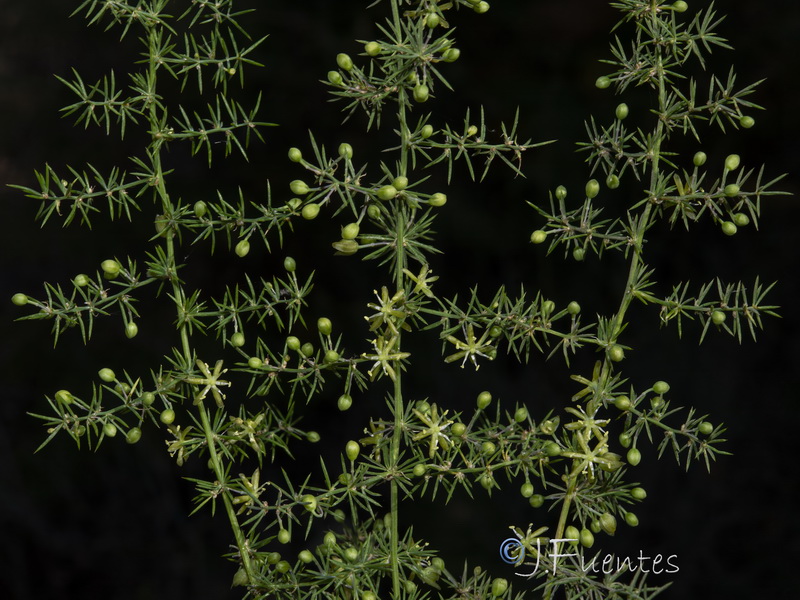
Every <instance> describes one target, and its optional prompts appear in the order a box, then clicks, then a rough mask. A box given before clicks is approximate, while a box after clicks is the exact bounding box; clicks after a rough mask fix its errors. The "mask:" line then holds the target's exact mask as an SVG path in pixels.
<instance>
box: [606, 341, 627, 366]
mask: <svg viewBox="0 0 800 600" xmlns="http://www.w3.org/2000/svg"><path fill="white" fill-rule="evenodd" d="M608 358H610V359H611V360H613V361H614V362H620V361H621V360H623V359H624V358H625V349H624V348H623V347H622V346H620V345H619V344H614V345H613V346H611V348H609V349H608Z"/></svg>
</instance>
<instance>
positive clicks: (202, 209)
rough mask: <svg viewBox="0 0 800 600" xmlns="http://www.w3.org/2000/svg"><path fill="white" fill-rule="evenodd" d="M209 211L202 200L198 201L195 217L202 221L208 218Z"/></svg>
mask: <svg viewBox="0 0 800 600" xmlns="http://www.w3.org/2000/svg"><path fill="white" fill-rule="evenodd" d="M207 211H208V206H206V203H205V202H203V201H202V200H198V201H197V202H195V203H194V216H195V217H197V218H198V219H202V218H203V217H204V216H206V212H207Z"/></svg>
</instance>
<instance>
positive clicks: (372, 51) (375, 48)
mask: <svg viewBox="0 0 800 600" xmlns="http://www.w3.org/2000/svg"><path fill="white" fill-rule="evenodd" d="M364 52H366V53H367V56H378V54H380V53H381V45H380V44H379V43H378V42H367V43H366V44H364Z"/></svg>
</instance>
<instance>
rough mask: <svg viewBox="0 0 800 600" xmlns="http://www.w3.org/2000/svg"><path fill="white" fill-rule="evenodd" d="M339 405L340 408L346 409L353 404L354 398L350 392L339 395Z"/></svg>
mask: <svg viewBox="0 0 800 600" xmlns="http://www.w3.org/2000/svg"><path fill="white" fill-rule="evenodd" d="M337 405H338V407H339V410H341V411H345V410H347V409H348V408H350V407H351V406H352V405H353V399H352V398H351V397H350V395H349V394H342V395H341V396H339V400H338V401H337Z"/></svg>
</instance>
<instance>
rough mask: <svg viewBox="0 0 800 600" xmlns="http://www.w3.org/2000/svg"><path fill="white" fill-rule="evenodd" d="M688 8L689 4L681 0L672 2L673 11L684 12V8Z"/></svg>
mask: <svg viewBox="0 0 800 600" xmlns="http://www.w3.org/2000/svg"><path fill="white" fill-rule="evenodd" d="M687 8H689V5H688V4H686V2H684V1H683V0H678V1H677V2H673V3H672V10H674V11H675V12H679V13H682V12H686V9H687Z"/></svg>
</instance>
